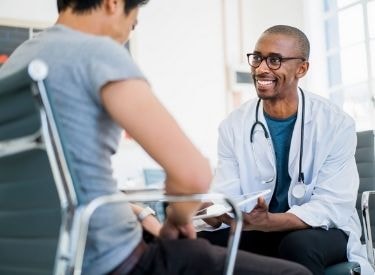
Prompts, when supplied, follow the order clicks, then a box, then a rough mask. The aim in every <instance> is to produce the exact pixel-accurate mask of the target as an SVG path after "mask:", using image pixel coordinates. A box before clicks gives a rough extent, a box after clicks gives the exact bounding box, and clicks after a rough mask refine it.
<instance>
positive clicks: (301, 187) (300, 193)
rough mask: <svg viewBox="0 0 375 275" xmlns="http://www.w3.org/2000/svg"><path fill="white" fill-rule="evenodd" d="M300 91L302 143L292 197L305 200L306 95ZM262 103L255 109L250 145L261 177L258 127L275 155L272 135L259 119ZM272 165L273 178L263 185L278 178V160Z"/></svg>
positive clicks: (258, 103) (265, 181)
mask: <svg viewBox="0 0 375 275" xmlns="http://www.w3.org/2000/svg"><path fill="white" fill-rule="evenodd" d="M299 90H300V91H301V96H302V117H301V142H300V150H299V152H300V153H299V165H298V182H297V183H296V184H295V185H294V187H293V189H292V195H293V197H295V198H297V199H301V198H303V197H304V196H305V193H306V185H305V179H304V173H303V172H302V157H303V137H304V128H305V127H304V124H305V94H304V93H303V91H302V89H301V88H299ZM260 101H261V99H259V100H258V102H257V106H256V109H255V122H254V124H253V126H252V127H251V130H250V144H251V148H252V152H253V157H254V160H255V166H256V168H257V170H258V172H259V175H261V173H260V168H259V167H260V166H259V162H258V158H257V157H256V155H255V148H254V131H255V127H256V126H257V125H259V126H260V127H261V128H262V129H263V133H264V137H265V138H266V140H267V143H268V149H269V150H270V152H271V155H274V153H273V149H272V144H271V142H272V141H271V138H270V134H269V133H268V131H267V128H266V126H265V125H264V124H263V123H262V122H261V121H259V119H258V112H259V105H260ZM271 165H272V169H273V176H271V177H270V178H268V179H265V180H261V182H262V183H270V182H272V181H274V180H275V178H276V159H274V161H273V163H272V164H271Z"/></svg>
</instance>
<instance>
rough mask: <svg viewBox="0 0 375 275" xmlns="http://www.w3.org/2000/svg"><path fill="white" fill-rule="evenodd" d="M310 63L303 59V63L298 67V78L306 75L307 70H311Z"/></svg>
mask: <svg viewBox="0 0 375 275" xmlns="http://www.w3.org/2000/svg"><path fill="white" fill-rule="evenodd" d="M309 65H310V63H309V61H303V62H302V64H301V65H300V66H299V67H298V69H297V72H296V77H297V78H302V77H304V76H305V74H306V73H307V71H308V70H309Z"/></svg>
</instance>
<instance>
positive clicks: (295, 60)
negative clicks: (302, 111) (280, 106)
mask: <svg viewBox="0 0 375 275" xmlns="http://www.w3.org/2000/svg"><path fill="white" fill-rule="evenodd" d="M297 43H298V41H297V39H295V38H294V37H292V36H289V35H285V34H267V33H265V34H263V35H262V36H261V37H260V38H259V40H258V42H257V43H256V45H255V49H254V52H253V54H255V56H253V57H254V58H253V61H254V62H256V61H257V60H258V63H259V62H260V64H259V66H258V67H257V68H254V67H251V74H252V77H253V79H254V84H255V89H256V91H257V94H258V97H259V98H261V99H265V100H267V99H270V100H277V99H283V98H286V97H288V96H292V95H295V93H296V92H297V86H298V80H299V79H300V78H301V77H303V76H304V75H305V74H306V72H307V69H308V62H307V61H304V60H303V58H302V54H301V53H300V51H299V47H298V44H297ZM267 57H268V58H267ZM284 58H286V59H284ZM260 60H261V61H260ZM277 63H279V65H280V67H279V68H277V67H278V66H275V64H277ZM256 65H258V64H256Z"/></svg>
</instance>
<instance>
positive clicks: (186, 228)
mask: <svg viewBox="0 0 375 275" xmlns="http://www.w3.org/2000/svg"><path fill="white" fill-rule="evenodd" d="M196 237H197V233H196V232H195V228H194V226H193V224H192V223H187V224H183V225H181V224H179V225H178V224H176V223H175V222H174V221H173V218H172V219H171V218H169V217H168V218H167V219H166V220H165V222H164V224H163V226H162V228H161V230H160V238H162V239H169V240H175V239H181V238H187V239H195V238H196Z"/></svg>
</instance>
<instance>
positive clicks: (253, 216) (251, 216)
mask: <svg viewBox="0 0 375 275" xmlns="http://www.w3.org/2000/svg"><path fill="white" fill-rule="evenodd" d="M270 215H272V213H269V212H268V205H267V203H266V201H265V199H264V198H263V197H259V198H258V203H257V205H256V206H255V207H254V209H253V210H252V211H251V212H250V213H243V220H244V225H243V230H245V231H249V230H258V231H268V230H269V228H270V226H269V225H270Z"/></svg>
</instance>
